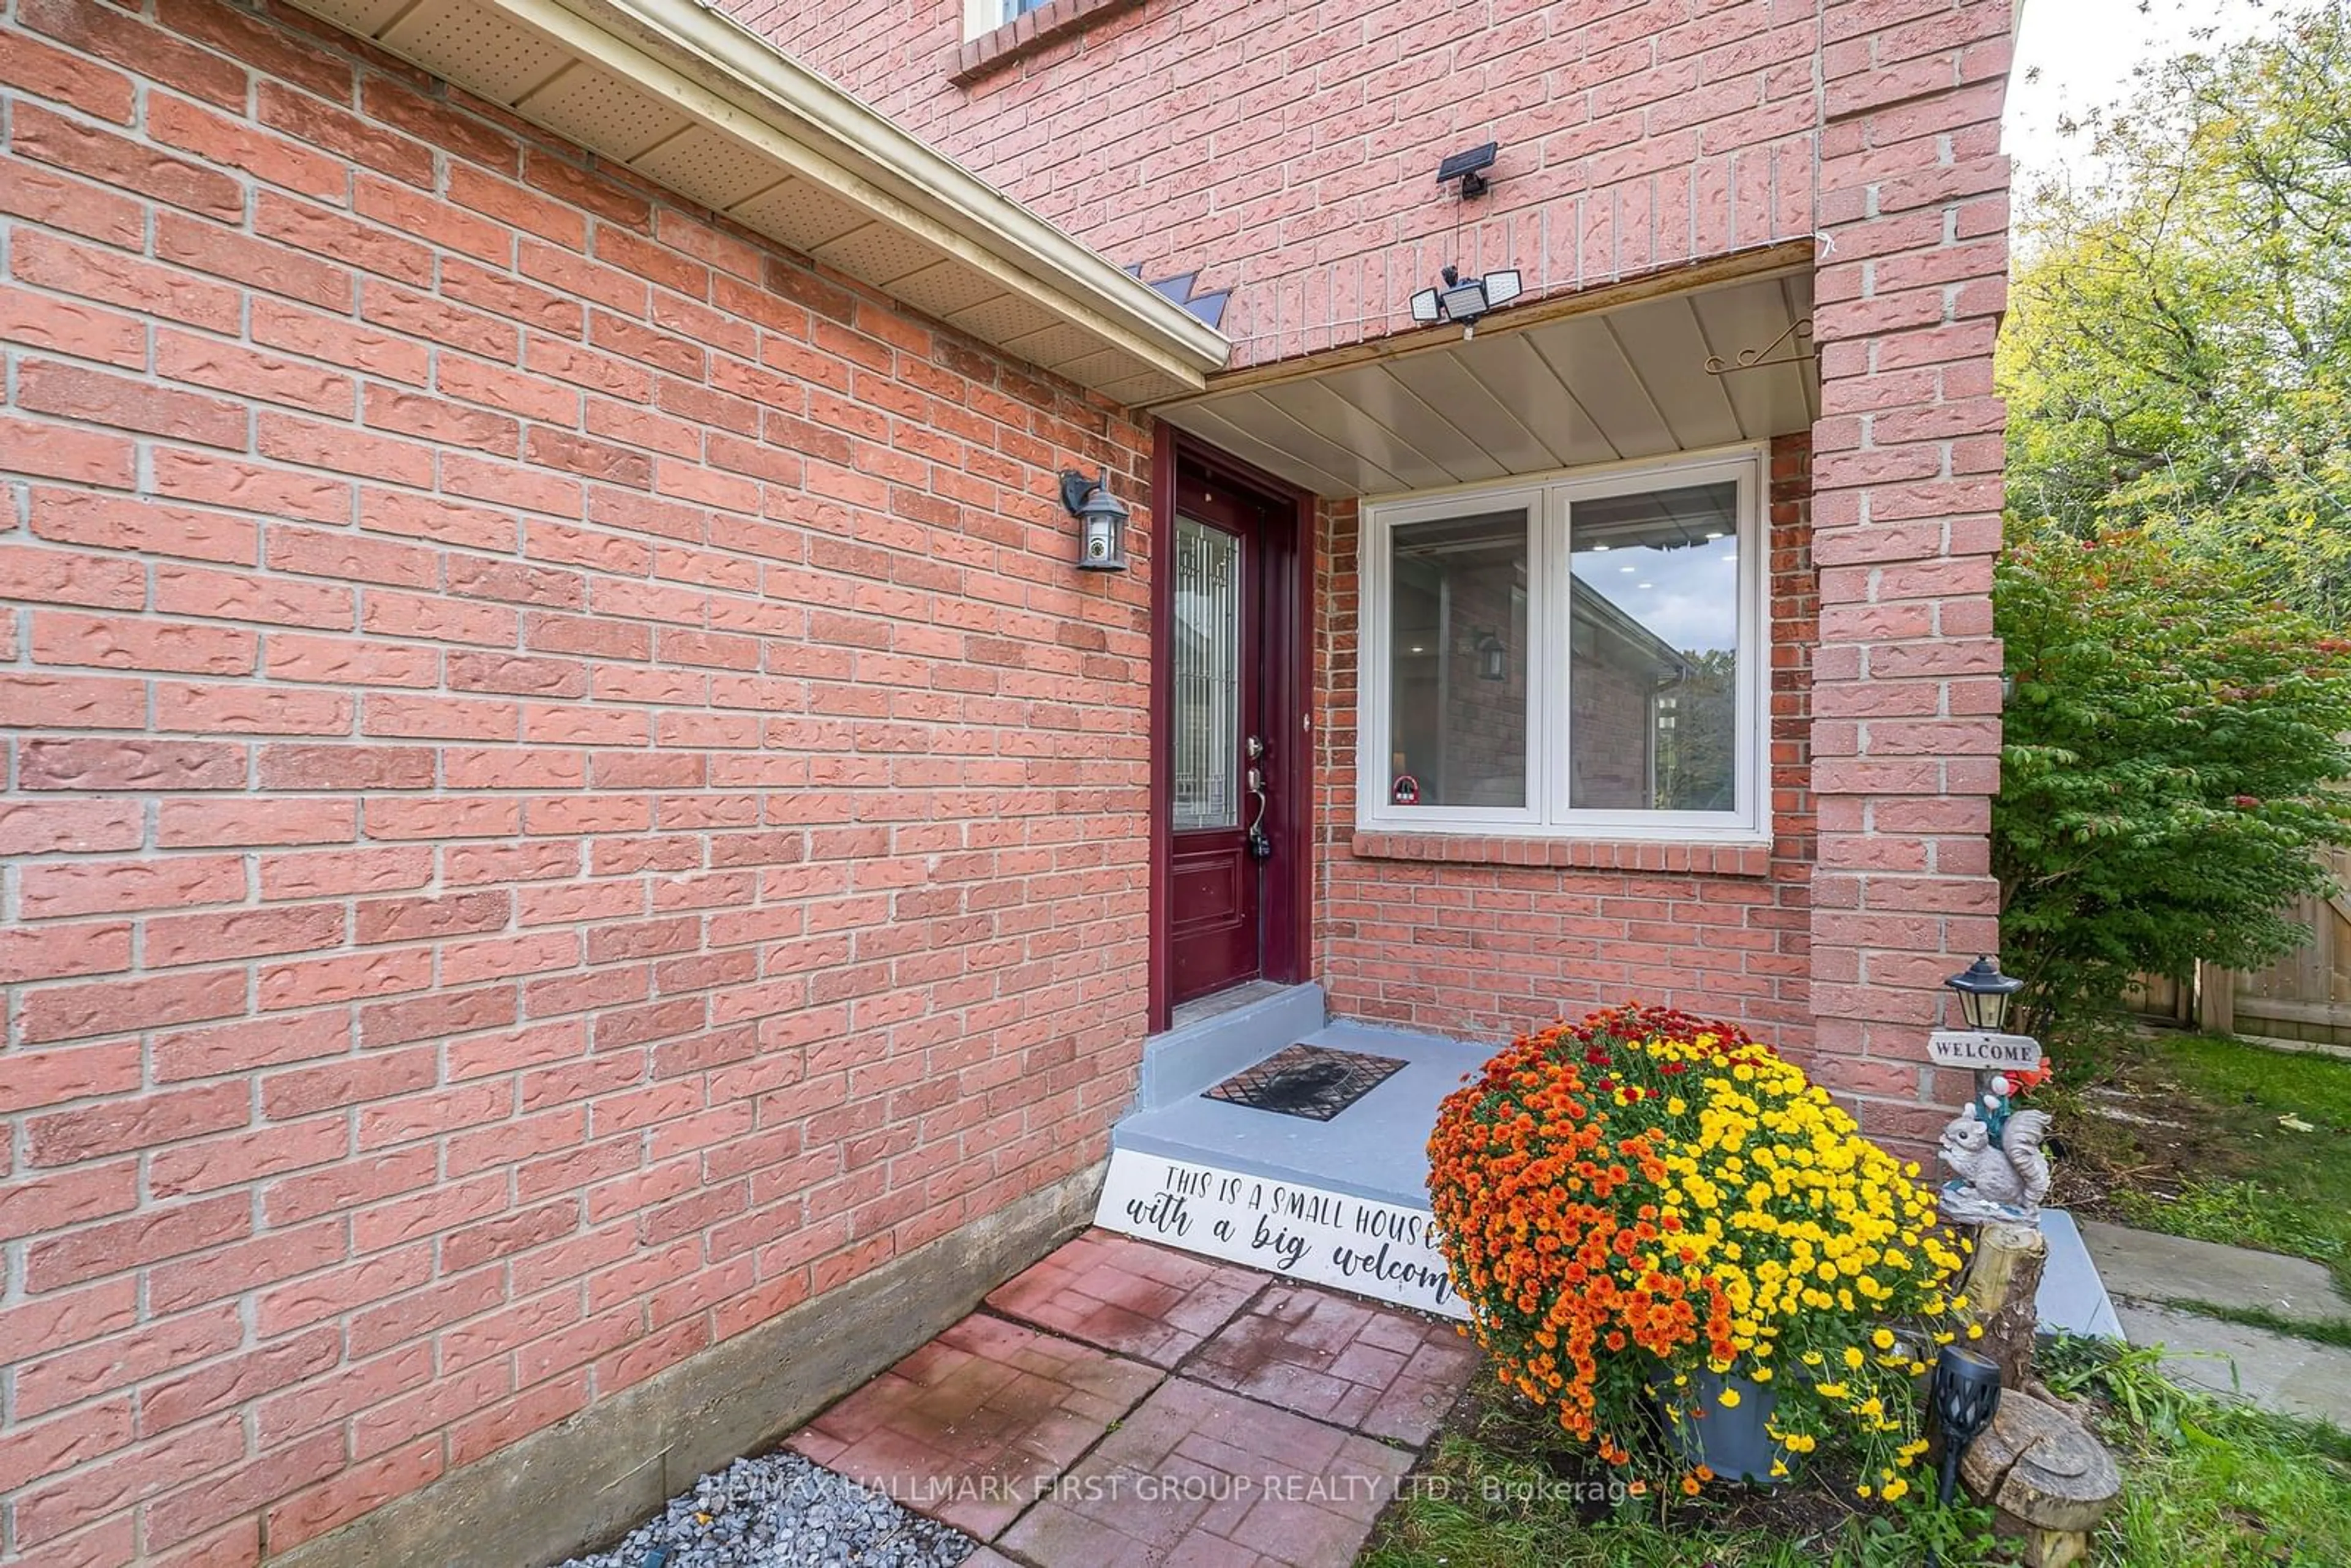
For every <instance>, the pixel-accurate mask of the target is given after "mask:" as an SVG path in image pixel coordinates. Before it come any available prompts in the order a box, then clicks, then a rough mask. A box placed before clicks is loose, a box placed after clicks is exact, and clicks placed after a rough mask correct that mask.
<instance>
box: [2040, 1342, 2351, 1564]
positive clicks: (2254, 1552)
mask: <svg viewBox="0 0 2351 1568" xmlns="http://www.w3.org/2000/svg"><path fill="white" fill-rule="evenodd" d="M2157 1361H2158V1353H2157V1352H2155V1351H2153V1350H2146V1349H2142V1350H2128V1351H2124V1352H2122V1353H2120V1354H2116V1353H2114V1352H2113V1351H2112V1350H2111V1349H2109V1348H2107V1347H2105V1346H2103V1345H2096V1344H2091V1343H2084V1342H2061V1343H2059V1344H2058V1345H2057V1346H2055V1347H2054V1348H2053V1349H2052V1350H2050V1351H2048V1352H2046V1353H2044V1354H2043V1356H2042V1357H2041V1364H2040V1371H2041V1372H2042V1375H2043V1377H2044V1379H2045V1380H2046V1381H2047V1382H2048V1384H2049V1385H2050V1387H2051V1388H2052V1389H2053V1391H2055V1392H2057V1393H2059V1394H2063V1395H2068V1396H2085V1397H2086V1398H2088V1399H2090V1400H2091V1401H2093V1402H2094V1405H2093V1408H2094V1411H2095V1415H2094V1424H2095V1426H2096V1427H2097V1428H2098V1431H2099V1435H2100V1436H2101V1437H2105V1439H2106V1441H2107V1443H2108V1444H2109V1445H2110V1446H2111V1447H2112V1448H2114V1449H2115V1452H2116V1458H2118V1459H2119V1460H2120V1461H2121V1463H2122V1467H2123V1500H2122V1502H2121V1505H2120V1506H2119V1507H2118V1508H2117V1509H2116V1511H2115V1512H2114V1513H2113V1514H2111V1515H2109V1516H2108V1517H2107V1519H2106V1521H2105V1523H2104V1524H2102V1525H2101V1526H2100V1528H2099V1531H2098V1533H2097V1535H2096V1537H2095V1540H2094V1542H2093V1543H2092V1551H2091V1560H2092V1562H2094V1563H2102V1564H2103V1563H2114V1564H2119V1565H2123V1568H2169V1565H2170V1564H2173V1563H2195V1564H2198V1565H2199V1568H2208V1565H2209V1568H2236V1565H2239V1564H2242V1565H2244V1568H2256V1565H2258V1568H2293V1565H2300V1564H2310V1565H2311V1568H2320V1565H2325V1568H2339V1565H2340V1564H2342V1563H2351V1436H2346V1434H2344V1433H2342V1432H2338V1431H2335V1429H2333V1428H2332V1427H2324V1426H2319V1425H2316V1424H2314V1423H2308V1422H2301V1421H2294V1420H2290V1419H2287V1418H2285V1417H2283V1416H2269V1415H2264V1414H2262V1412H2259V1411H2256V1410H2254V1409H2252V1408H2251V1407H2250V1406H2243V1405H2237V1404H2231V1403H2223V1402H2221V1401H2219V1400H2215V1399H2212V1398H2210V1397H2208V1396H2204V1395H2202V1394H2199V1393H2195V1392H2192V1391H2189V1390H2187V1389H2183V1388H2181V1387H2179V1385H2177V1384H2174V1383H2172V1382H2170V1381H2169V1380H2168V1379H2167V1378H2165V1377H2164V1376H2163V1375H2161V1373H2160V1372H2159V1371H2158V1370H2157Z"/></svg>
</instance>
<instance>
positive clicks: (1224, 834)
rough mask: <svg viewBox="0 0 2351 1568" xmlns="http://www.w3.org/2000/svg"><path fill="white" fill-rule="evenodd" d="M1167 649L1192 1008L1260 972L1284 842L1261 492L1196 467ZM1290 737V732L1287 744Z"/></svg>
mask: <svg viewBox="0 0 2351 1568" xmlns="http://www.w3.org/2000/svg"><path fill="white" fill-rule="evenodd" d="M1271 520H1272V516H1271V513H1270V503H1268V502H1267V501H1265V500H1264V499H1263V498H1262V497H1257V496H1254V495H1251V494H1249V493H1248V492H1247V491H1244V490H1240V489H1237V488H1235V487H1234V486H1230V485H1228V484H1226V483H1223V482H1221V481H1219V480H1217V479H1216V478H1214V477H1213V476H1208V475H1207V474H1205V473H1203V472H1201V471H1199V470H1196V469H1194V468H1192V467H1191V466H1189V465H1186V466H1184V467H1182V468H1179V469H1178V470H1177V474H1176V481H1175V538H1174V540H1173V544H1174V550H1173V552H1172V553H1173V557H1174V559H1173V562H1172V567H1173V570H1172V572H1171V579H1172V580H1171V584H1170V586H1171V588H1172V591H1173V601H1172V604H1171V606H1170V609H1171V612H1172V613H1171V615H1170V618H1169V622H1170V623H1169V634H1168V643H1167V655H1168V672H1169V681H1170V685H1169V688H1168V690H1167V692H1166V694H1165V697H1166V701H1167V703H1168V710H1167V711H1168V717H1169V727H1168V737H1167V743H1168V754H1169V760H1170V763H1171V764H1172V767H1171V769H1170V771H1171V775H1172V777H1171V778H1170V779H1169V787H1168V789H1166V791H1165V794H1164V796H1163V799H1164V800H1165V806H1164V807H1163V809H1164V810H1166V811H1167V812H1168V813H1169V821H1168V824H1167V828H1168V860H1167V872H1168V878H1167V881H1168V903H1169V909H1168V999H1169V1000H1170V1001H1171V1002H1185V1001H1189V1000H1190V999H1192V998H1195V997H1202V996H1206V995H1207V994H1208V993H1209V992H1211V991H1220V990H1223V989H1224V988H1227V987H1228V986H1237V985H1239V984H1241V983H1242V982H1244V981H1247V980H1253V979H1256V978H1258V977H1259V976H1260V975H1261V974H1263V973H1264V972H1265V960H1266V951H1265V930H1264V919H1263V915H1264V912H1265V905H1266V902H1267V898H1266V894H1267V883H1268V880H1269V871H1270V867H1271V865H1272V862H1273V858H1274V856H1275V854H1276V853H1277V852H1278V846H1277V843H1276V841H1275V835H1276V833H1277V832H1278V831H1279V830H1280V821H1282V820H1283V819H1285V818H1286V817H1287V816H1288V813H1287V812H1277V811H1276V810H1274V801H1273V799H1272V796H1273V784H1274V781H1275V779H1276V772H1277V770H1276V768H1274V766H1273V763H1274V758H1273V755H1272V753H1273V748H1274V746H1275V744H1276V741H1275V737H1273V736H1272V735H1271V734H1270V725H1269V722H1268V721H1269V720H1270V717H1271V716H1273V714H1274V712H1275V710H1276V709H1277V708H1278V706H1279V703H1278V701H1277V700H1276V699H1275V696H1274V695H1273V694H1272V693H1271V692H1270V691H1269V690H1268V686H1269V684H1270V683H1269V679H1268V675H1269V666H1270V665H1272V664H1276V663H1279V662H1280V660H1278V659H1277V658H1276V657H1274V656H1273V655H1274V654H1275V652H1276V650H1275V648H1274V646H1273V644H1274V643H1275V642H1276V641H1277V639H1274V638H1271V637H1269V635H1268V631H1269V627H1268V610H1269V605H1268V595H1269V590H1270V582H1269V577H1270V573H1269V571H1268V570H1267V568H1268V550H1267V538H1266V536H1267V531H1268V527H1269V524H1270V521H1271ZM1283 738H1291V737H1283Z"/></svg>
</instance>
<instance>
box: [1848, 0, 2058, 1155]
mask: <svg viewBox="0 0 2351 1568" xmlns="http://www.w3.org/2000/svg"><path fill="white" fill-rule="evenodd" d="M1824 9H1825V13H1826V15H1825V17H1824V22H1823V27H1824V37H1825V39H1826V48H1825V51H1824V53H1823V70H1824V72H1825V73H1826V74H1825V92H1826V99H1825V106H1826V110H1827V113H1828V116H1829V120H1828V129H1827V133H1826V136H1825V138H1824V142H1823V151H1824V160H1825V161H1824V165H1823V173H1822V193H1821V206H1822V222H1823V227H1824V228H1825V230H1826V233H1827V241H1828V244H1827V249H1826V252H1825V254H1824V255H1823V257H1822V259H1821V263H1820V268H1819V275H1818V283H1817V288H1818V295H1819V308H1818V331H1819V342H1820V349H1821V382H1822V384H1821V403H1822V418H1821V421H1820V423H1819V424H1818V426H1817V427H1816V428H1815V431H1814V436H1813V442H1814V475H1813V477H1814V483H1815V485H1816V486H1817V493H1816V496H1815V499H1814V503H1813V505H1814V526H1815V530H1816V531H1815V533H1814V536H1813V556H1814V559H1815V560H1816V561H1817V562H1818V564H1819V566H1820V569H1821V570H1820V600H1821V609H1820V620H1821V631H1820V641H1821V646H1820V650H1819V653H1817V655H1816V656H1815V664H1814V671H1813V704H1814V711H1815V713H1816V720H1815V723H1814V725H1813V763H1814V771H1813V790H1814V793H1815V796H1816V798H1817V804H1818V810H1819V812H1820V830H1821V838H1820V862H1819V865H1818V867H1817V868H1816V869H1815V871H1814V873H1813V1012H1814V1015H1815V1017H1816V1019H1817V1020H1818V1021H1817V1023H1816V1025H1815V1028H1816V1030H1817V1031H1818V1043H1819V1047H1820V1050H1821V1051H1822V1052H1823V1055H1824V1056H1833V1057H1834V1058H1836V1059H1837V1060H1838V1061H1839V1063H1840V1071H1842V1072H1843V1073H1844V1074H1846V1075H1847V1082H1846V1084H1845V1087H1846V1088H1847V1089H1848V1090H1849V1091H1850V1092H1853V1093H1855V1095H1857V1096H1861V1097H1863V1098H1864V1099H1865V1102H1866V1107H1865V1114H1866V1118H1867V1121H1868V1124H1869V1125H1870V1126H1871V1127H1872V1128H1873V1129H1874V1130H1876V1131H1877V1132H1878V1133H1879V1134H1881V1135H1885V1136H1892V1137H1898V1138H1907V1139H1909V1140H1911V1141H1912V1142H1913V1143H1915V1144H1930V1143H1931V1142H1932V1140H1933V1138H1934V1136H1935V1134H1936V1131H1937V1130H1938V1128H1939V1126H1940V1125H1941V1124H1942V1122H1943V1121H1944V1120H1945V1119H1947V1117H1948V1115H1949V1112H1948V1110H1947V1109H1945V1108H1947V1107H1949V1106H1950V1105H1954V1104H1958V1103H1962V1102H1964V1101H1965V1099H1966V1098H1967V1095H1968V1093H1969V1092H1970V1085H1969V1084H1968V1083H1967V1082H1964V1081H1963V1080H1964V1075H1963V1074H1958V1073H1948V1072H1947V1073H1942V1074H1938V1073H1936V1072H1935V1071H1932V1070H1931V1069H1929V1068H1927V1067H1925V1066H1924V1065H1923V1061H1924V1056H1925V1051H1924V1050H1923V1046H1922V1040H1923V1036H1924V1035H1925V1032H1926V1031H1927V1030H1928V1028H1930V1027H1931V1026H1932V1025H1933V1024H1934V1022H1935V1020H1936V1019H1937V1016H1938V1008H1939V1007H1940V1005H1941V997H1942V988H1941V983H1942V980H1943V977H1945V976H1947V975H1949V973H1951V971H1952V967H1953V965H1952V959H1953V957H1954V956H1959V957H1966V956H1972V955H1974V954H1977V953H1991V952H1996V951H1997V950H1998V948H1999V943H2000V930H1999V924H1998V913H1999V907H2000V905H1999V893H1998V889H1997V887H1996V886H1995V885H1994V883H1993V882H1992V880H1991V841H1990V838H1989V834H1990V831H1991V797H1992V796H1993V794H1995V793H1996V792H1997V791H1998V789H1999V788H2000V706H2001V647H2000V643H1999V641H1998V639H1996V638H1994V637H1993V636H1992V634H1991V569H1992V558H1993V557H1994V556H1995V555H1996V554H1997V553H1998V552H1999V549H2000V539H2001V451H2002V434H2003V432H2004V431H2005V429H2006V420H2007V414H2006V410H2005V408H2004V406H2003V405H2002V404H2001V401H2000V400H1999V399H1998V398H1997V397H1996V396H1994V395H1993V392H1992V379H1991V355H1992V340H1993V339H1994V337H1995V336H1996V335H1997V334H1998V332H1999V329H2000V315H2001V309H2002V308H2003V307H2004V306H2005V304H2006V302H2007V277H2008V179H2009V168H2008V160H2007V158H2006V157H2004V156H2003V155H2002V154H2001V151H2000V112H2001V101H2002V98H2003V96H2004V93H2005V90H2006V85H2007V77H2008V68H2009V60H2010V56H2011V38H2010V29H2011V26H2012V25H2013V21H2014V7H2013V5H2011V0H1909V3H1908V4H1904V5H1889V4H1887V3H1886V0H1830V3H1829V4H1828V5H1826V6H1825V7H1824ZM1938 1079H1939V1082H1938Z"/></svg>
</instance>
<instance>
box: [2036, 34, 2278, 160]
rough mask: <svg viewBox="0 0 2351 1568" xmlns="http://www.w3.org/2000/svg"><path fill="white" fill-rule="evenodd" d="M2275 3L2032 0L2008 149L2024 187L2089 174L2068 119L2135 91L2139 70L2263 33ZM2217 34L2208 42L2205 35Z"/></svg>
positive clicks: (2081, 142)
mask: <svg viewBox="0 0 2351 1568" xmlns="http://www.w3.org/2000/svg"><path fill="white" fill-rule="evenodd" d="M2279 8H2280V7H2279V5H2278V4H2277V0H2024V19H2023V23H2022V26H2021V27H2020V29H2019V31H2018V34H2017V47H2016V67H2015V71H2014V74H2013V75H2011V77H2010V78H2009V84H2008V118H2007V122H2006V126H2005V142H2006V146H2007V149H2008V152H2009V155H2010V156H2011V157H2012V158H2014V159H2015V160H2016V162H2017V172H2018V176H2019V178H2018V180H2017V189H2018V191H2019V192H2020V193H2022V192H2024V191H2026V190H2029V189H2030V188H2031V184H2032V179H2033V178H2034V177H2035V176H2037V175H2040V174H2043V173H2054V172H2058V170H2059V169H2060V168H2061V167H2071V168H2073V169H2074V170H2075V171H2076V172H2085V165H2086V164H2087V163H2088V162H2089V160H2088V156H2087V152H2086V149H2085V146H2084V141H2085V140H2086V139H2085V138H2067V137H2065V136H2064V135H2063V134H2061V133H2060V131H2059V129H2058V127H2059V124H2060V122H2061V121H2062V120H2064V117H2065V116H2067V115H2069V114H2070V115H2076V116H2078V115H2079V114H2081V113H2082V112H2083V111H2084V110H2088V109H2092V108H2095V107H2098V106H2100V105H2104V104H2107V103H2111V102H2112V101H2113V100H2114V99H2116V98H2119V97H2121V96H2123V95H2124V94H2125V93H2126V92H2127V91H2128V90H2129V89H2130V87H2131V85H2132V79H2131V70H2132V68H2133V67H2135V66H2138V65H2140V64H2143V63H2145V62H2146V61H2148V60H2151V59H2160V58H2163V57H2166V56H2168V55H2174V54H2181V53H2185V52H2187V51H2188V50H2189V49H2191V48H2205V47H2212V45H2213V44H2220V43H2228V42H2232V41H2234V40H2236V39H2238V38H2241V37H2245V36H2247V35H2248V34H2250V33H2253V32H2257V31H2259V30H2261V29H2262V27H2263V26H2265V25H2266V24H2267V23H2268V22H2269V21H2270V20H2271V18H2273V17H2274V16H2276V14H2277V12H2278V10H2279ZM2203 27H2216V28H2217V29H2218V32H2217V34H2216V35H2215V37H2214V38H2213V39H2212V40H2211V41H2210V43H2207V42H2205V41H2203V40H2200V39H2199V38H2198V37H2196V33H2197V31H2198V29H2199V28H2203Z"/></svg>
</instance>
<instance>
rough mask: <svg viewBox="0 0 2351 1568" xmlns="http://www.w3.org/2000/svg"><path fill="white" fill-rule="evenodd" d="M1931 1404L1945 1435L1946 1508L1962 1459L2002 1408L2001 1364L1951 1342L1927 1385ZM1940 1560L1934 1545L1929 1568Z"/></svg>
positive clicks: (1943, 1493) (1941, 1493)
mask: <svg viewBox="0 0 2351 1568" xmlns="http://www.w3.org/2000/svg"><path fill="white" fill-rule="evenodd" d="M1927 1403H1928V1406H1931V1407H1932V1408H1933V1410H1934V1413H1935V1425H1936V1426H1937V1427H1939V1428H1940V1429H1941V1431H1942V1434H1943V1477H1942V1486H1941V1488H1940V1489H1939V1490H1938V1494H1937V1496H1938V1501H1939V1502H1940V1503H1941V1504H1942V1506H1943V1507H1945V1508H1949V1506H1950V1504H1951V1491H1952V1490H1953V1489H1954V1488H1955V1487H1957V1486H1958V1484H1959V1460H1960V1458H1962V1457H1964V1456H1965V1455H1966V1453H1967V1451H1968V1449H1969V1448H1970V1447H1972V1446H1973V1445H1974V1443H1975V1440H1976V1439H1977V1438H1978V1437H1982V1436H1983V1434H1984V1428H1986V1427H1990V1426H1991V1418H1992V1416H1995V1415H1997V1414H1998V1413H1999V1411H2000V1364H1999V1363H1998V1362H1996V1361H1991V1360H1990V1359H1988V1358H1986V1357H1984V1356H1980V1355H1978V1354H1976V1353H1975V1352H1974V1351H1971V1350H1962V1349H1960V1348H1959V1346H1958V1345H1955V1344H1947V1345H1945V1346H1944V1347H1943V1354H1940V1355H1938V1356H1937V1357H1936V1358H1935V1374H1934V1377H1933V1378H1932V1380H1931V1381H1929V1382H1928V1385H1927ZM1939 1561H1940V1559H1939V1557H1938V1554H1937V1553H1936V1552H1934V1551H1933V1550H1932V1549H1931V1548H1930V1549H1929V1550H1928V1553H1927V1565H1928V1568H1938V1563H1939Z"/></svg>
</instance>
